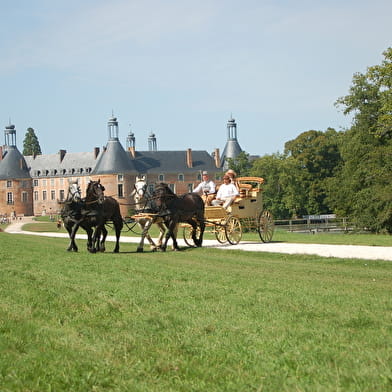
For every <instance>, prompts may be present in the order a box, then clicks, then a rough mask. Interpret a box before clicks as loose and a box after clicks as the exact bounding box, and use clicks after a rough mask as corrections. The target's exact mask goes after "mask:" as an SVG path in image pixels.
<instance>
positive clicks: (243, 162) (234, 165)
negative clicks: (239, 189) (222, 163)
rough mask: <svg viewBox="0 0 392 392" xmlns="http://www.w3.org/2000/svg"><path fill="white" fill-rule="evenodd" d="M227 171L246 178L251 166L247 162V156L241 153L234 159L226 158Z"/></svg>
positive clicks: (243, 152)
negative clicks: (232, 171) (229, 170)
mask: <svg viewBox="0 0 392 392" xmlns="http://www.w3.org/2000/svg"><path fill="white" fill-rule="evenodd" d="M227 161H228V165H229V169H233V170H234V171H235V172H236V173H237V176H242V177H244V176H247V175H248V174H249V170H250V168H251V167H252V164H251V163H250V161H249V154H248V153H246V152H245V151H241V152H240V153H239V154H238V155H237V156H236V157H235V158H234V159H233V158H228V159H227Z"/></svg>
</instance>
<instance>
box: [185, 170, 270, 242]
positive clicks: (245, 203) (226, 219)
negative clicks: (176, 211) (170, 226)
mask: <svg viewBox="0 0 392 392" xmlns="http://www.w3.org/2000/svg"><path fill="white" fill-rule="evenodd" d="M237 181H238V186H239V191H240V196H239V197H237V198H236V199H235V200H234V202H233V203H232V204H231V205H230V206H229V207H228V208H227V209H225V208H223V207H222V206H206V207H205V209H204V222H205V225H206V229H208V230H209V231H210V232H212V233H213V234H214V235H215V238H216V239H217V240H218V241H219V242H220V243H222V244H223V243H226V242H229V243H230V244H232V245H235V244H238V243H239V242H240V241H241V238H242V232H243V231H257V232H258V234H259V236H260V239H261V241H263V242H269V241H271V239H272V236H273V234H274V220H273V217H272V215H271V213H270V212H268V211H267V210H264V209H263V199H262V189H261V185H262V184H263V182H264V179H263V178H261V177H239V178H238V179H237ZM181 227H182V228H183V237H184V240H185V242H186V244H187V245H189V246H193V245H194V244H193V241H192V238H191V232H192V227H191V226H190V225H188V224H181Z"/></svg>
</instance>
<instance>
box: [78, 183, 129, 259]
mask: <svg viewBox="0 0 392 392" xmlns="http://www.w3.org/2000/svg"><path fill="white" fill-rule="evenodd" d="M104 190H105V187H104V186H103V185H102V184H101V182H100V180H98V181H90V182H89V184H88V185H87V190H86V198H85V202H84V203H85V206H84V209H83V210H82V215H83V217H84V221H85V222H87V223H88V224H89V225H90V227H96V229H95V232H94V236H93V238H92V244H91V247H92V249H95V250H98V251H101V252H104V251H105V240H106V236H107V234H108V231H107V229H106V227H105V224H107V223H108V222H109V221H110V222H112V223H113V226H114V229H115V233H116V246H115V248H114V250H113V252H114V253H118V252H119V250H120V235H121V230H122V228H123V225H124V223H123V219H122V216H121V212H120V205H119V204H118V202H117V200H116V199H114V198H113V197H111V196H104ZM101 234H102V238H101ZM88 246H89V245H88Z"/></svg>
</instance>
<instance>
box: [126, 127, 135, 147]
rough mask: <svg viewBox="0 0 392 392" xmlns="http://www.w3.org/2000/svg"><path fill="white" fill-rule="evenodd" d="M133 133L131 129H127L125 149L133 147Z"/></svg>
mask: <svg viewBox="0 0 392 392" xmlns="http://www.w3.org/2000/svg"><path fill="white" fill-rule="evenodd" d="M135 142H136V139H135V134H134V133H133V132H132V131H129V133H128V136H127V142H126V146H127V149H128V150H129V149H130V148H133V149H134V148H135Z"/></svg>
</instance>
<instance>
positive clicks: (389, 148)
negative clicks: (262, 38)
mask: <svg viewBox="0 0 392 392" xmlns="http://www.w3.org/2000/svg"><path fill="white" fill-rule="evenodd" d="M383 55H384V57H385V58H384V60H383V62H382V64H381V65H376V66H373V67H369V68H368V69H367V72H366V73H365V74H361V73H357V74H355V75H354V77H353V82H352V86H351V88H350V90H349V94H348V95H347V96H345V97H342V98H339V99H338V100H337V102H336V104H337V105H338V106H342V107H343V108H344V113H345V114H350V113H351V114H353V115H354V117H353V125H352V127H351V128H350V129H349V130H348V131H347V132H346V133H345V135H344V137H343V139H342V140H341V145H340V151H341V154H342V158H343V162H344V165H342V168H341V170H340V172H339V173H338V175H337V176H336V178H335V179H333V180H331V181H330V187H331V189H338V190H339V191H338V192H336V193H332V192H331V193H330V195H329V197H328V198H329V201H330V203H331V204H332V205H333V206H334V208H335V209H336V211H339V212H340V213H342V214H345V215H347V216H349V217H350V218H351V219H352V220H353V221H354V222H355V223H356V224H357V225H358V226H360V227H364V228H367V229H370V230H372V231H376V232H379V231H383V230H386V231H388V232H390V233H392V48H389V49H388V50H387V51H385V52H384V53H383Z"/></svg>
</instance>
